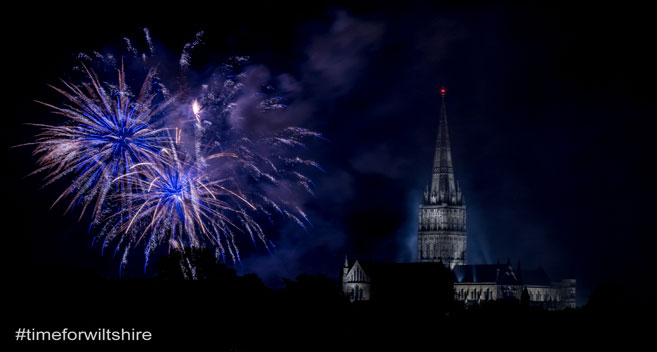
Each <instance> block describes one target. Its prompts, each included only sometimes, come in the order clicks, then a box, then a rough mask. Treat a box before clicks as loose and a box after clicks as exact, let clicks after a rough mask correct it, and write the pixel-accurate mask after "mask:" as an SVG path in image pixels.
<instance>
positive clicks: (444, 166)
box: [428, 88, 462, 204]
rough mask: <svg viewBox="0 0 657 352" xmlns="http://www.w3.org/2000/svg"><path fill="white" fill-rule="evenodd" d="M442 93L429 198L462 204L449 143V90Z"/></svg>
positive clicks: (443, 90) (442, 90)
mask: <svg viewBox="0 0 657 352" xmlns="http://www.w3.org/2000/svg"><path fill="white" fill-rule="evenodd" d="M440 95H441V106H440V120H439V122H438V136H437V138H436V150H435V153H434V159H433V172H432V177H431V189H430V191H429V194H428V198H429V202H430V203H432V204H435V203H447V204H461V203H462V196H461V194H460V193H461V192H460V189H458V185H457V184H456V182H455V180H454V167H453V165H452V152H451V148H450V143H449V131H448V128H447V106H446V104H445V96H446V95H447V90H446V89H445V88H442V89H440Z"/></svg>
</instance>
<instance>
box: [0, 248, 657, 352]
mask: <svg viewBox="0 0 657 352" xmlns="http://www.w3.org/2000/svg"><path fill="white" fill-rule="evenodd" d="M192 269H193V275H195V277H196V278H197V279H198V280H188V279H185V277H188V276H189V275H190V274H192ZM158 272H159V274H158V276H157V278H156V279H142V280H139V279H121V280H117V279H102V278H99V277H95V276H90V275H89V274H88V273H86V272H83V273H79V275H68V276H65V277H61V278H60V279H47V280H27V279H26V280H19V281H18V282H15V283H13V286H12V287H9V290H8V291H9V292H10V297H9V300H8V302H10V304H8V308H9V309H8V312H9V314H7V315H6V318H8V322H9V323H10V324H9V326H10V327H11V328H12V331H7V333H8V334H9V335H8V336H9V337H10V338H13V333H14V332H13V330H15V329H16V328H20V327H25V328H36V329H43V330H58V329H63V328H69V329H79V330H94V329H98V328H113V329H121V328H124V329H131V328H135V329H138V330H149V331H151V332H152V334H153V339H152V341H150V342H141V343H139V344H143V345H147V344H148V345H150V346H165V347H171V346H201V345H203V346H208V347H212V350H213V351H263V350H295V351H296V350H304V351H314V350H338V349H339V350H358V351H374V350H382V349H386V350H403V351H407V350H409V351H412V350H418V349H420V348H425V347H427V346H428V347H432V348H433V349H436V348H438V347H439V346H441V347H447V346H460V345H461V346H462V345H463V344H466V345H468V346H486V345H489V344H491V343H492V344H494V345H500V344H502V345H506V344H508V343H511V344H512V346H516V347H518V345H517V344H518V343H524V342H523V341H528V342H531V341H533V343H536V342H537V341H540V343H541V345H545V344H554V345H555V346H559V345H563V344H567V343H570V342H572V341H575V342H576V343H578V344H581V345H585V346H586V345H593V344H597V343H599V342H600V341H603V342H604V341H610V342H620V341H627V342H633V341H639V340H640V338H641V337H642V336H648V335H643V334H644V333H646V332H647V329H648V327H647V326H646V325H644V324H641V323H640V322H641V321H642V319H645V318H646V317H648V316H651V315H652V313H653V310H652V309H651V308H652V307H637V306H634V305H632V304H631V303H630V301H628V300H627V298H626V294H625V293H624V292H623V289H622V288H621V287H620V286H618V285H613V284H603V285H600V286H599V287H598V289H597V290H596V291H595V292H594V293H593V295H592V296H591V297H590V300H589V303H588V304H587V305H586V306H584V307H582V308H578V309H574V310H565V311H545V310H543V309H540V308H537V307H530V306H528V305H527V304H525V302H520V301H498V302H492V303H488V304H482V305H479V306H475V307H472V308H469V309H465V308H464V307H463V306H462V305H461V304H459V303H458V302H454V301H453V300H451V299H450V297H452V296H451V295H450V292H447V294H437V295H433V294H432V295H427V294H422V292H418V293H417V294H413V292H412V291H411V290H408V289H404V287H401V289H400V290H398V291H395V292H406V294H405V295H402V296H400V297H399V299H395V298H394V297H391V296H388V297H386V299H385V300H380V301H378V302H375V301H373V302H364V303H358V304H352V303H349V302H348V300H347V299H346V298H345V297H343V296H342V295H341V294H340V292H341V291H340V286H339V283H338V282H336V281H335V280H331V279H329V278H327V277H326V276H324V275H301V276H299V277H297V278H296V279H294V280H291V279H284V283H285V285H284V287H283V288H282V289H279V290H272V289H270V288H268V287H267V286H265V285H264V284H263V283H262V281H261V280H260V279H259V278H258V277H257V276H256V275H254V274H249V275H244V276H238V275H237V274H236V272H235V270H233V269H232V268H229V267H227V266H225V265H223V264H217V263H216V262H215V259H214V256H213V255H212V253H207V252H193V253H186V254H184V255H183V254H180V253H176V254H173V255H171V256H168V257H164V258H161V259H160V261H159V264H158ZM400 285H402V286H403V285H405V284H404V280H400ZM409 287H412V286H409ZM442 287H446V286H442ZM648 326H649V325H648ZM14 343H16V342H14ZM58 343H63V342H58ZM105 343H106V344H110V342H105ZM21 344H23V343H21ZM41 344H43V343H41ZM67 344H72V343H67ZM75 344H83V343H81V342H76V343H75ZM87 344H91V343H87ZM94 344H97V343H94ZM111 344H117V346H119V345H123V344H126V342H111ZM85 345H86V344H85Z"/></svg>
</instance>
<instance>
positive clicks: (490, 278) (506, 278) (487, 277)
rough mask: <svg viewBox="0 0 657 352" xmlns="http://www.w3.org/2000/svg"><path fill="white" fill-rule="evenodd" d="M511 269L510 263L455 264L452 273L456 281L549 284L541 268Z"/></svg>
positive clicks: (548, 279)
mask: <svg viewBox="0 0 657 352" xmlns="http://www.w3.org/2000/svg"><path fill="white" fill-rule="evenodd" d="M519 271H520V272H518V270H515V269H513V267H512V266H511V265H510V264H475V265H457V266H455V267H454V269H453V271H452V273H453V275H454V282H456V283H484V282H486V283H489V282H494V283H497V284H502V285H537V286H550V285H551V282H550V278H549V277H548V275H547V273H546V272H545V270H543V268H537V269H531V270H525V269H521V270H519Z"/></svg>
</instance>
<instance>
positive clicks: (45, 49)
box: [3, 1, 657, 304]
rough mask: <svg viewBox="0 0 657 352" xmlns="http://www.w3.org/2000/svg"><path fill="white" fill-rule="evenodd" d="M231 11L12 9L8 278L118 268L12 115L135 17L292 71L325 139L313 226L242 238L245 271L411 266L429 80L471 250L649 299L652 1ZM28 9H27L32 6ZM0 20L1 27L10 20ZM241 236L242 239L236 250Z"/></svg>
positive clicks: (430, 128)
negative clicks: (361, 263)
mask: <svg viewBox="0 0 657 352" xmlns="http://www.w3.org/2000/svg"><path fill="white" fill-rule="evenodd" d="M339 3H340V2H338V3H333V4H330V5H329V4H324V3H316V4H314V5H312V6H313V7H311V6H310V5H298V6H291V5H282V4H281V3H279V2H265V3H249V5H248V6H245V7H243V8H241V7H238V6H235V7H226V8H223V9H212V10H208V9H204V8H202V7H190V8H184V9H180V8H175V9H160V8H158V5H153V6H152V7H150V8H130V7H129V6H121V7H118V8H116V9H103V10H102V11H101V10H94V9H83V8H76V9H65V8H52V9H45V8H44V9H41V11H40V13H34V12H33V11H27V9H26V10H25V11H22V12H21V11H17V12H16V16H17V18H18V19H20V20H19V21H17V22H15V23H14V24H12V27H11V28H3V29H4V33H5V37H6V38H7V39H8V40H9V42H8V43H5V44H4V45H5V59H8V60H9V62H8V63H6V64H5V65H4V66H5V67H4V68H5V73H4V75H5V76H7V75H8V76H9V77H10V80H9V82H7V81H6V80H5V82H4V83H5V88H7V89H8V93H9V95H5V102H6V103H9V104H11V105H12V108H11V110H7V111H6V114H5V119H6V120H5V121H7V122H6V124H5V126H6V127H5V137H6V138H3V144H4V145H3V149H4V151H5V152H4V155H5V163H6V164H5V165H6V169H5V172H4V173H3V178H4V179H5V180H4V184H5V187H4V188H3V198H4V200H5V204H6V205H7V206H8V207H9V209H7V210H6V211H5V212H3V215H4V217H5V219H4V223H5V224H6V226H5V231H3V235H4V237H5V239H6V241H5V242H4V243H5V247H4V250H5V252H8V253H9V256H7V257H6V259H8V265H6V266H5V268H8V269H9V270H8V275H10V276H11V277H16V278H19V277H23V278H24V277H43V278H49V277H59V276H67V275H77V272H87V271H88V272H96V273H98V274H100V275H104V276H112V275H116V268H117V265H116V264H117V263H116V261H112V260H111V259H108V258H102V257H100V253H99V250H98V249H97V248H92V247H91V237H90V236H89V235H88V234H87V230H86V225H85V224H84V223H80V224H78V223H77V222H76V217H74V216H71V215H66V216H63V215H62V213H63V209H62V208H58V207H55V208H54V209H52V210H48V208H49V206H50V204H51V203H52V201H53V200H54V199H55V198H56V196H57V195H58V194H59V192H61V190H62V188H63V185H62V184H59V185H57V184H56V185H54V186H51V187H48V188H45V189H42V190H40V189H39V187H40V179H39V177H33V178H23V176H24V175H26V174H27V173H29V172H30V171H32V170H33V169H34V167H35V166H34V158H32V157H31V156H30V150H29V149H10V148H9V146H11V145H16V144H20V143H24V142H27V141H29V140H30V139H31V138H32V135H33V133H34V130H33V129H30V128H29V127H26V126H22V125H21V123H24V122H35V121H36V122H41V121H48V119H50V118H52V117H51V116H50V115H49V114H48V111H47V110H46V109H44V108H42V107H40V106H38V105H37V104H35V103H33V102H32V100H34V99H47V98H48V97H52V92H51V91H50V90H49V89H48V88H47V87H46V84H47V83H54V82H56V81H57V79H58V78H59V77H62V76H63V75H64V74H65V73H66V72H67V71H70V68H71V67H72V66H73V65H74V64H75V63H76V62H75V60H74V56H75V54H77V53H78V52H80V51H87V52H89V51H93V50H102V49H104V48H106V46H108V45H111V43H115V42H117V40H120V39H121V38H122V37H123V36H130V37H132V38H141V33H142V32H141V28H143V27H144V26H146V27H148V28H150V30H151V34H152V36H153V37H154V39H156V40H157V41H159V42H160V43H161V44H162V45H163V46H165V47H166V48H167V49H168V50H170V51H171V53H178V52H179V51H180V49H181V48H182V46H183V45H184V43H186V42H188V41H190V40H192V39H193V37H194V34H195V33H196V32H197V31H198V30H204V31H205V45H204V49H202V50H201V52H200V54H199V56H198V59H197V61H194V66H193V69H195V70H197V71H198V72H204V69H207V68H208V67H210V66H212V65H213V64H215V63H216V62H220V61H221V60H222V58H226V57H229V56H231V55H250V56H251V57H252V62H253V63H255V64H261V65H264V66H266V67H267V68H268V69H269V71H270V73H271V75H272V76H273V77H280V76H282V75H289V76H288V77H293V78H294V81H295V82H297V84H298V85H299V87H300V88H299V89H300V98H299V99H298V100H297V101H296V102H295V103H296V104H297V107H298V108H299V109H298V110H299V111H303V112H305V114H306V115H305V118H304V119H303V120H302V121H301V124H302V125H303V126H304V127H308V128H311V129H314V130H317V131H319V132H322V133H323V135H324V136H325V137H326V138H327V139H329V140H330V142H326V143H318V144H315V145H313V148H312V149H311V150H309V152H308V153H309V154H310V156H311V157H313V158H315V160H317V161H319V162H320V164H321V165H322V167H323V168H324V169H325V170H326V171H327V173H326V174H322V173H316V174H314V178H313V180H314V182H315V183H316V184H317V185H318V188H317V190H316V197H315V198H314V199H312V200H309V201H307V203H306V204H305V208H306V209H307V212H308V215H309V217H310V220H311V221H312V222H313V225H314V227H312V228H310V229H309V230H308V231H307V232H304V231H303V230H301V229H300V228H299V227H298V226H295V225H293V224H289V226H288V225H285V226H281V228H280V231H278V232H277V233H272V234H270V237H271V238H272V239H273V240H274V241H275V242H276V243H277V245H278V252H277V254H276V255H274V256H268V255H267V254H266V253H263V251H262V250H261V249H257V248H256V249H255V250H252V249H245V253H246V254H247V256H246V258H245V260H244V263H243V268H242V269H241V270H242V272H250V271H255V272H256V273H258V274H259V275H261V276H262V277H263V278H264V279H265V280H266V281H267V282H268V283H270V284H273V285H276V283H277V282H280V281H279V277H280V276H287V277H294V276H296V275H297V274H298V273H301V272H306V273H311V274H312V273H326V274H328V275H331V276H335V275H337V273H338V269H339V265H340V264H341V263H342V261H343V258H344V255H345V254H349V255H350V258H352V259H353V258H354V257H360V258H367V259H369V258H370V257H372V258H373V259H374V260H381V261H412V260H414V259H415V255H416V252H415V251H416V248H415V247H416V242H415V238H416V231H417V227H416V223H417V203H418V202H419V200H420V195H421V192H422V190H423V189H424V186H425V185H426V183H427V181H428V179H429V172H430V170H431V161H432V153H433V147H434V146H433V143H434V140H435V134H436V130H437V123H438V111H439V102H440V100H439V94H438V89H439V88H440V87H441V86H445V87H447V89H448V98H447V100H448V106H447V111H448V116H449V123H450V137H451V142H452V153H453V160H454V166H455V172H456V177H457V179H458V180H459V182H460V185H461V186H462V188H463V191H464V194H465V198H466V202H467V206H468V224H467V225H468V261H469V262H471V263H491V262H496V261H497V260H498V259H500V260H502V261H506V258H507V257H509V258H510V259H511V260H512V261H513V263H514V264H516V263H517V262H518V261H520V262H521V263H522V265H523V267H533V266H538V265H541V266H543V267H544V268H545V269H546V270H547V271H548V273H549V274H550V275H551V276H552V278H553V279H558V278H562V277H563V278H566V277H568V278H571V277H574V278H576V279H577V280H578V303H579V304H583V303H585V302H586V299H587V297H588V295H589V294H590V293H591V291H592V289H593V288H594V287H595V286H596V285H597V284H598V283H600V282H603V281H613V282H619V283H622V284H624V285H626V287H628V288H630V287H631V288H632V290H635V292H634V293H635V296H636V297H637V298H646V295H644V294H642V293H641V292H644V293H647V292H650V293H649V294H647V295H648V296H650V295H652V296H654V293H653V292H654V290H652V289H653V288H654V280H652V279H651V278H652V276H653V275H652V274H651V271H652V270H653V269H654V268H655V267H656V266H655V264H656V263H655V256H654V254H653V251H654V248H655V247H656V246H655V245H656V241H655V238H654V236H653V235H654V232H655V231H654V228H655V216H654V213H655V206H654V202H655V200H656V197H655V195H656V194H655V193H656V192H655V187H654V180H655V176H656V175H655V172H654V171H653V167H652V166H653V165H652V164H653V163H654V162H655V151H656V150H655V149H656V148H655V143H654V140H655V137H654V130H653V129H652V128H651V127H652V122H653V119H654V118H655V107H656V104H655V100H654V94H653V93H654V89H653V84H654V81H655V62H657V61H656V60H655V55H654V54H652V53H651V52H652V51H653V48H652V46H654V34H655V33H654V29H653V28H652V26H651V25H650V23H651V22H650V19H649V18H648V14H647V11H646V9H642V8H639V7H631V6H628V5H620V4H616V5H614V7H611V6H608V5H601V4H597V5H596V6H595V7H578V8H574V7H572V6H567V5H558V4H555V3H553V2H549V3H530V4H525V5H509V4H503V3H498V4H486V5H484V4H480V3H469V4H463V2H456V3H457V4H458V5H455V4H451V3H443V2H435V1H427V2H422V1H404V2H397V3H396V4H394V5H393V4H387V3H385V2H380V1H372V2H368V1H365V2H358V4H356V5H354V4H351V3H352V2H344V4H339ZM28 14H29V15H28ZM6 25H7V24H3V26H6ZM249 243H250V242H245V243H244V245H245V246H247V247H248V245H249Z"/></svg>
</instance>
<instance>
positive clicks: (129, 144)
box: [30, 67, 167, 222]
mask: <svg viewBox="0 0 657 352" xmlns="http://www.w3.org/2000/svg"><path fill="white" fill-rule="evenodd" d="M85 69H86V67H85ZM86 73H87V76H88V78H89V82H88V83H85V84H82V85H80V86H76V85H73V84H71V83H68V82H64V81H62V84H63V85H64V86H65V87H66V89H61V88H57V87H54V86H51V87H52V88H53V89H54V90H56V91H57V92H59V93H60V94H62V95H63V96H64V97H66V98H67V99H68V103H67V104H64V106H63V107H57V106H54V105H51V104H47V103H43V102H39V103H40V104H43V105H45V106H47V107H49V108H52V109H53V112H54V113H55V114H58V115H62V116H64V117H66V118H67V119H68V121H67V123H65V124H63V125H59V126H56V125H45V124H33V125H34V126H37V127H39V128H41V129H42V132H41V133H39V134H38V135H37V140H36V142H35V143H30V144H35V145H36V148H35V150H34V152H33V154H35V155H39V158H38V160H37V163H38V165H39V168H38V169H37V170H35V171H34V172H33V173H32V174H35V173H39V172H47V175H46V176H45V178H44V181H45V184H44V186H46V185H49V184H51V183H53V182H54V181H56V180H58V179H60V178H62V177H63V176H65V175H67V174H73V175H74V180H73V182H72V183H71V184H70V186H68V188H66V190H65V191H64V192H62V194H61V195H60V196H59V197H58V198H57V200H55V202H54V203H53V206H54V205H55V204H56V203H58V202H59V201H60V200H62V199H63V198H65V197H66V196H67V195H71V196H72V197H71V198H72V200H71V201H70V203H69V205H68V207H67V208H66V211H69V210H70V209H71V208H73V207H74V206H75V205H76V204H78V203H82V210H81V212H80V218H82V216H83V215H84V214H85V211H86V210H87V209H88V208H91V209H92V218H93V221H94V222H97V221H98V220H99V216H100V214H101V210H102V208H103V206H104V203H105V202H106V200H107V195H108V193H109V192H110V191H111V190H112V186H113V184H112V180H113V179H114V178H116V177H117V176H119V175H123V174H124V173H125V172H126V171H127V170H128V169H130V167H132V165H134V164H137V163H143V162H147V161H152V160H153V159H157V158H158V157H159V152H160V145H161V144H162V143H161V142H162V136H163V131H164V130H165V129H164V128H156V127H154V126H153V125H152V124H151V120H152V118H153V116H155V115H156V114H157V113H159V112H160V111H161V110H162V109H164V108H165V107H166V105H167V104H166V103H164V104H161V105H153V104H152V101H153V98H154V95H153V94H150V93H149V90H148V87H149V85H150V80H151V78H152V76H153V74H154V71H151V72H149V74H148V75H147V78H146V80H145V81H144V84H143V87H142V89H141V91H140V93H139V95H138V96H137V97H136V98H134V97H133V95H132V94H131V92H130V91H129V90H128V88H127V86H126V85H125V71H124V70H123V69H121V70H120V71H119V73H118V86H117V88H116V89H112V88H111V87H109V86H107V85H105V86H104V85H103V84H101V82H100V81H99V79H98V77H97V76H96V74H95V73H94V72H93V71H91V70H86ZM115 187H116V188H115V190H116V191H117V192H123V191H126V190H129V189H126V184H125V183H119V184H116V185H115ZM94 201H95V202H94Z"/></svg>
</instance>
